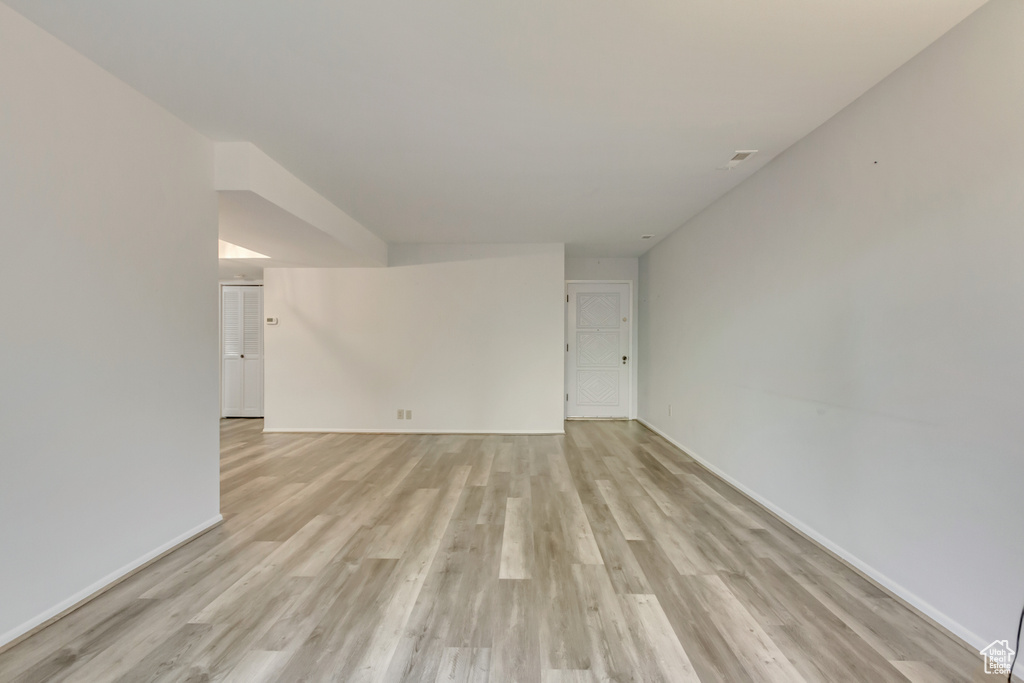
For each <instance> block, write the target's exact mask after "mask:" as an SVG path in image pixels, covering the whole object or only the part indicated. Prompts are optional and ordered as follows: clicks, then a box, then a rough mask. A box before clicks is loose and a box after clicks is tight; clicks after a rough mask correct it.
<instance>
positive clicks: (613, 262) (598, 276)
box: [565, 257, 640, 418]
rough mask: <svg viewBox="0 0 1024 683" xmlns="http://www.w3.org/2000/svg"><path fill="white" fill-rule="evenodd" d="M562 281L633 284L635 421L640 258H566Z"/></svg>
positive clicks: (632, 392)
mask: <svg viewBox="0 0 1024 683" xmlns="http://www.w3.org/2000/svg"><path fill="white" fill-rule="evenodd" d="M565 279H566V280H629V281H630V282H632V283H633V316H632V318H631V321H632V322H631V325H632V330H631V332H630V341H629V346H630V356H631V358H632V361H633V362H632V363H631V364H630V393H629V395H630V405H629V416H630V417H631V418H636V416H637V406H638V400H639V399H638V392H637V388H638V379H639V376H640V372H639V368H640V364H639V362H638V359H637V353H638V351H639V348H640V344H639V330H640V326H639V325H638V324H637V315H638V313H639V311H640V259H638V258H618V257H617V258H604V257H602V258H582V257H566V259H565Z"/></svg>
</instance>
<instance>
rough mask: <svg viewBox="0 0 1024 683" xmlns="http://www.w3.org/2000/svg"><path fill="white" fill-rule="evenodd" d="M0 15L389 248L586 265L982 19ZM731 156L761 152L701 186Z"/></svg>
mask: <svg viewBox="0 0 1024 683" xmlns="http://www.w3.org/2000/svg"><path fill="white" fill-rule="evenodd" d="M5 1H6V2H7V4H9V5H10V6H11V7H13V8H15V9H16V10H18V11H19V12H21V13H23V14H24V15H25V16H27V17H28V18H29V19H31V20H33V21H35V22H36V23H38V24H39V25H41V26H42V27H44V28H45V29H47V30H49V31H50V32H51V33H53V34H55V35H56V36H57V37H59V38H60V39H62V40H64V41H65V42H67V43H69V44H70V45H72V46H73V47H75V48H76V49H78V50H79V51H81V52H82V53H84V54H85V55H87V56H88V57H90V58H91V59H93V60H95V61H96V62H98V63H99V64H101V65H102V66H104V67H105V68H107V69H108V70H110V71H111V72H112V73H114V74H115V75H117V76H118V77H120V78H122V79H123V80H125V81H126V82H128V83H129V84H130V85H132V86H133V87H135V88H137V89H138V90H140V91H142V92H143V93H145V94H146V95H148V96H150V97H151V98H153V99H154V100H156V101H157V102H159V103H160V104H162V105H163V106H165V107H166V108H167V109H169V110H170V111H172V112H173V113H175V114H176V115H178V116H179V117H181V118H182V119H183V120H184V121H186V122H187V123H189V124H191V125H192V126H194V127H195V128H197V129H198V130H200V131H201V132H203V133H205V134H207V135H209V136H210V137H212V138H213V139H215V140H220V141H227V140H248V141H252V142H253V143H255V144H256V145H257V146H258V147H260V148H261V149H263V150H264V151H265V152H266V153H267V154H269V155H270V156H271V157H273V158H274V159H276V160H277V161H279V162H280V163H281V164H282V165H284V166H285V167H287V168H288V169H289V170H291V171H292V172H293V173H294V174H295V175H296V176H298V177H299V178H301V179H302V180H303V181H305V182H306V183H307V184H309V185H310V186H311V187H313V188H314V189H316V190H317V191H318V192H320V193H321V194H323V195H324V196H325V197H327V198H328V199H330V200H331V201H333V202H335V203H336V204H337V205H338V206H339V207H340V208H341V209H343V210H344V211H346V212H347V213H349V214H350V215H351V216H352V217H354V218H355V219H356V220H358V221H359V222H360V223H362V224H363V225H364V226H366V227H367V228H369V229H370V230H372V231H374V232H375V233H377V234H378V235H379V236H380V237H382V238H384V239H385V240H387V241H389V242H510V241H515V242H566V243H567V244H568V247H567V253H569V254H570V255H588V254H590V255H603V256H616V255H619V256H633V255H637V254H640V253H642V252H643V251H645V250H646V249H648V248H650V247H651V246H653V244H655V243H656V242H657V241H658V240H659V239H661V238H663V237H665V236H666V235H667V234H668V233H669V232H671V231H672V230H674V229H675V228H677V227H679V226H680V225H681V224H682V223H683V222H685V221H686V220H687V219H688V218H689V217H691V216H693V215H694V214H695V213H697V212H699V211H700V210H701V209H702V208H704V207H705V206H707V205H708V204H709V203H711V202H712V201H713V200H714V199H715V198H717V197H719V196H720V195H721V194H723V193H724V192H726V191H727V190H729V189H730V188H731V187H733V186H734V185H736V184H737V183H738V182H740V181H741V180H742V179H743V178H745V177H747V176H748V175H749V174H750V173H751V172H753V171H754V170H756V169H757V168H759V167H760V166H761V165H763V164H764V163H765V162H766V161H768V160H769V159H771V157H772V156H774V155H775V154H777V153H779V152H781V151H782V150H783V149H785V148H786V147H788V146H789V145H791V144H792V143H793V142H795V141H796V140H798V139H800V138H801V137H803V136H804V135H806V134H807V133H808V132H810V131H811V130H812V129H814V128H815V127H817V126H818V125H819V124H821V123H822V122H824V121H825V120H826V119H828V118H829V117H830V116H832V115H833V114H835V113H836V112H837V111H839V110H840V109H841V108H842V107H844V106H845V105H846V104H848V103H849V102H851V101H852V100H853V99H855V98H856V97H857V96H859V95H860V94H861V93H863V92H864V91H865V90H867V89H868V88H869V87H871V86H872V85H873V84H875V83H877V82H878V81H879V80H881V79H882V78H883V77H885V76H886V75H887V74H889V73H890V72H892V71H893V70H894V69H895V68H897V67H898V66H900V65H901V64H903V63H904V62H906V61H907V60H908V59H909V58H910V57H912V56H913V55H915V54H916V53H918V52H919V51H920V50H922V49H923V48H924V47H925V46H927V45H928V44H929V43H931V42H932V41H934V40H935V39H936V38H938V37H939V36H940V35H942V34H943V33H944V32H946V31H947V30H948V29H950V28H951V27H952V26H953V25H955V24H956V23H957V22H959V21H960V20H961V19H963V18H964V17H965V16H967V14H969V13H970V12H971V11H973V10H974V9H976V8H977V7H979V6H980V5H982V4H983V1H982V0H817V1H815V0H772V1H770V2H769V1H767V0H764V1H758V0H673V1H671V2H669V1H647V2H642V1H641V2H624V1H623V0H591V1H590V2H579V1H569V0H515V1H512V0H504V1H502V0H498V1H497V2H479V0H404V1H403V2H395V1H394V0H360V1H352V0H306V1H304V2H301V3H297V2H284V1H279V2H270V1H267V0H264V1H255V0H217V1H216V2H211V1H210V0H174V1H173V2H139V1H138V0H5ZM738 149H759V150H761V152H760V153H759V154H758V155H756V156H755V157H753V159H752V160H751V161H748V162H746V163H744V164H743V165H741V166H740V167H739V168H737V169H735V170H733V171H728V172H725V171H718V170H716V168H717V167H721V166H723V165H724V164H725V163H726V162H727V161H728V160H729V158H730V157H731V156H732V154H733V152H734V150H738ZM645 233H654V234H655V235H656V237H655V239H653V240H649V241H643V242H641V241H640V239H639V238H640V235H641V234H645Z"/></svg>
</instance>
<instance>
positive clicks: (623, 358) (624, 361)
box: [622, 356, 626, 365]
mask: <svg viewBox="0 0 1024 683" xmlns="http://www.w3.org/2000/svg"><path fill="white" fill-rule="evenodd" d="M622 364H623V365H625V364H626V357H625V356H623V357H622Z"/></svg>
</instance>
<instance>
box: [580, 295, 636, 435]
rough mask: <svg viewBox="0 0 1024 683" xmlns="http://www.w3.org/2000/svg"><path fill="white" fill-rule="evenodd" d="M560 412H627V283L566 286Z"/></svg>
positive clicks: (593, 414) (597, 414) (604, 414)
mask: <svg viewBox="0 0 1024 683" xmlns="http://www.w3.org/2000/svg"><path fill="white" fill-rule="evenodd" d="M567 294H568V299H569V300H568V302H567V303H568V307H567V315H568V320H567V321H566V329H567V332H568V337H567V339H566V357H567V358H566V363H565V371H566V372H565V375H566V376H565V385H566V386H565V399H566V410H565V414H566V417H619V418H625V417H628V416H629V403H630V401H629V388H630V386H629V364H630V362H631V361H632V359H631V358H630V355H631V354H630V351H629V332H630V321H629V318H630V315H631V312H630V303H631V302H630V293H629V285H628V284H620V283H610V282H609V283H604V282H594V283H572V284H570V285H569V286H568V288H567Z"/></svg>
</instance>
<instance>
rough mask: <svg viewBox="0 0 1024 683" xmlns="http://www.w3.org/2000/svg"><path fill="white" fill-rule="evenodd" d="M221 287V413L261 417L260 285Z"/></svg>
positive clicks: (261, 333) (231, 415) (261, 347)
mask: <svg viewBox="0 0 1024 683" xmlns="http://www.w3.org/2000/svg"><path fill="white" fill-rule="evenodd" d="M221 290H222V296H223V300H222V302H221V305H222V308H221V311H222V316H223V318H222V328H221V336H222V340H223V353H222V357H221V368H222V370H221V414H222V415H223V416H224V417H263V287H261V286H258V285H257V286H235V285H231V286H226V287H222V288H221Z"/></svg>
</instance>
